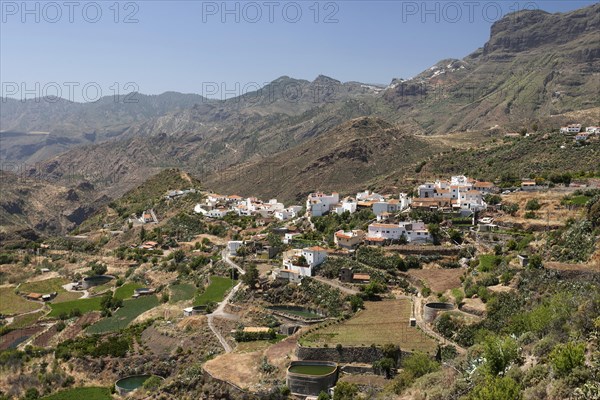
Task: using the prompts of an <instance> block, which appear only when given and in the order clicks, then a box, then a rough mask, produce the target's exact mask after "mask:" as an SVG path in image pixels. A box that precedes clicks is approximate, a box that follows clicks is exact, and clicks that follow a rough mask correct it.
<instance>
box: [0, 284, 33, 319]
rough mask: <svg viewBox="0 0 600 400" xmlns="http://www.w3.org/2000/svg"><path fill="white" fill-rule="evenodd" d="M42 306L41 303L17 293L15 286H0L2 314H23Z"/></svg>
mask: <svg viewBox="0 0 600 400" xmlns="http://www.w3.org/2000/svg"><path fill="white" fill-rule="evenodd" d="M41 307H42V305H41V304H40V303H37V302H34V301H29V300H25V299H24V298H23V297H22V296H19V295H18V294H16V293H15V288H14V286H5V287H1V288H0V314H8V315H11V314H22V313H26V312H30V311H34V310H37V309H39V308H41Z"/></svg>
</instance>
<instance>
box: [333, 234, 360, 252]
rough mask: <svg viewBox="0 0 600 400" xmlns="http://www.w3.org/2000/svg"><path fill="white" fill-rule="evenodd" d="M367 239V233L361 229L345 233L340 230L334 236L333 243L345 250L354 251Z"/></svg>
mask: <svg viewBox="0 0 600 400" xmlns="http://www.w3.org/2000/svg"><path fill="white" fill-rule="evenodd" d="M364 238H365V231H363V230H360V229H355V230H351V231H348V232H344V231H343V230H339V231H337V232H336V233H334V234H333V242H334V243H335V245H336V246H339V247H341V248H344V249H353V248H355V247H356V246H358V245H359V244H360V243H361V242H362V241H363V239H364Z"/></svg>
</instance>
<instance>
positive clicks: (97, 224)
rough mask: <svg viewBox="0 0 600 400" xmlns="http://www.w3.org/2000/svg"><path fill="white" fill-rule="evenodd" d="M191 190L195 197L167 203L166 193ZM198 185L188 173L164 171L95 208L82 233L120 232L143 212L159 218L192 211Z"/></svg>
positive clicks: (174, 170)
mask: <svg viewBox="0 0 600 400" xmlns="http://www.w3.org/2000/svg"><path fill="white" fill-rule="evenodd" d="M188 189H194V190H195V191H197V192H196V193H189V194H186V195H185V196H181V198H178V199H177V201H172V200H167V199H166V198H165V195H166V194H167V193H168V192H172V191H177V190H181V191H183V190H188ZM200 189H201V185H200V181H199V180H198V179H196V178H194V177H192V176H191V175H190V174H188V173H187V172H184V171H181V170H179V169H165V170H163V171H161V172H159V173H158V174H156V175H154V176H151V177H149V178H148V179H147V180H146V181H145V182H143V183H142V184H141V185H139V186H137V187H135V188H134V189H131V190H129V191H128V192H127V193H125V194H124V195H123V196H121V197H119V198H117V199H115V200H114V201H111V202H110V203H108V204H106V205H103V206H102V207H100V208H98V209H97V210H96V212H95V213H94V214H93V215H92V216H91V217H90V218H89V219H87V220H86V221H85V222H84V223H83V224H82V226H81V229H82V230H87V229H92V228H102V227H104V226H110V227H112V228H115V229H120V228H121V225H122V222H123V221H124V220H125V219H127V218H128V217H131V216H135V217H139V216H140V215H141V214H142V212H144V211H145V210H149V209H154V211H155V212H156V214H157V215H159V218H161V219H162V218H163V217H164V216H165V215H167V214H169V215H174V214H176V213H177V212H179V211H182V210H188V211H189V210H191V209H192V208H193V207H194V205H195V204H196V202H197V201H198V199H199V198H200V197H201V196H202V194H201V193H200Z"/></svg>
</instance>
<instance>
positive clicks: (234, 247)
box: [227, 240, 244, 256]
mask: <svg viewBox="0 0 600 400" xmlns="http://www.w3.org/2000/svg"><path fill="white" fill-rule="evenodd" d="M243 245H244V242H243V241H241V240H230V241H229V242H227V251H228V252H229V255H230V256H235V255H237V251H238V250H239V248H240V247H242V246H243Z"/></svg>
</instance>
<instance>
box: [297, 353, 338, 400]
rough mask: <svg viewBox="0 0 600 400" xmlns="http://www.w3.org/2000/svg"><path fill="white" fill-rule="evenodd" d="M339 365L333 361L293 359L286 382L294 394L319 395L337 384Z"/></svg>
mask: <svg viewBox="0 0 600 400" xmlns="http://www.w3.org/2000/svg"><path fill="white" fill-rule="evenodd" d="M337 378H338V365H337V364H336V363H334V362H331V361H292V362H291V364H290V366H289V368H288V370H287V378H286V384H287V387H288V388H290V391H291V392H292V394H295V395H303V396H318V395H319V393H321V392H328V390H329V389H330V388H332V387H334V386H335V383H336V382H337Z"/></svg>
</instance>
